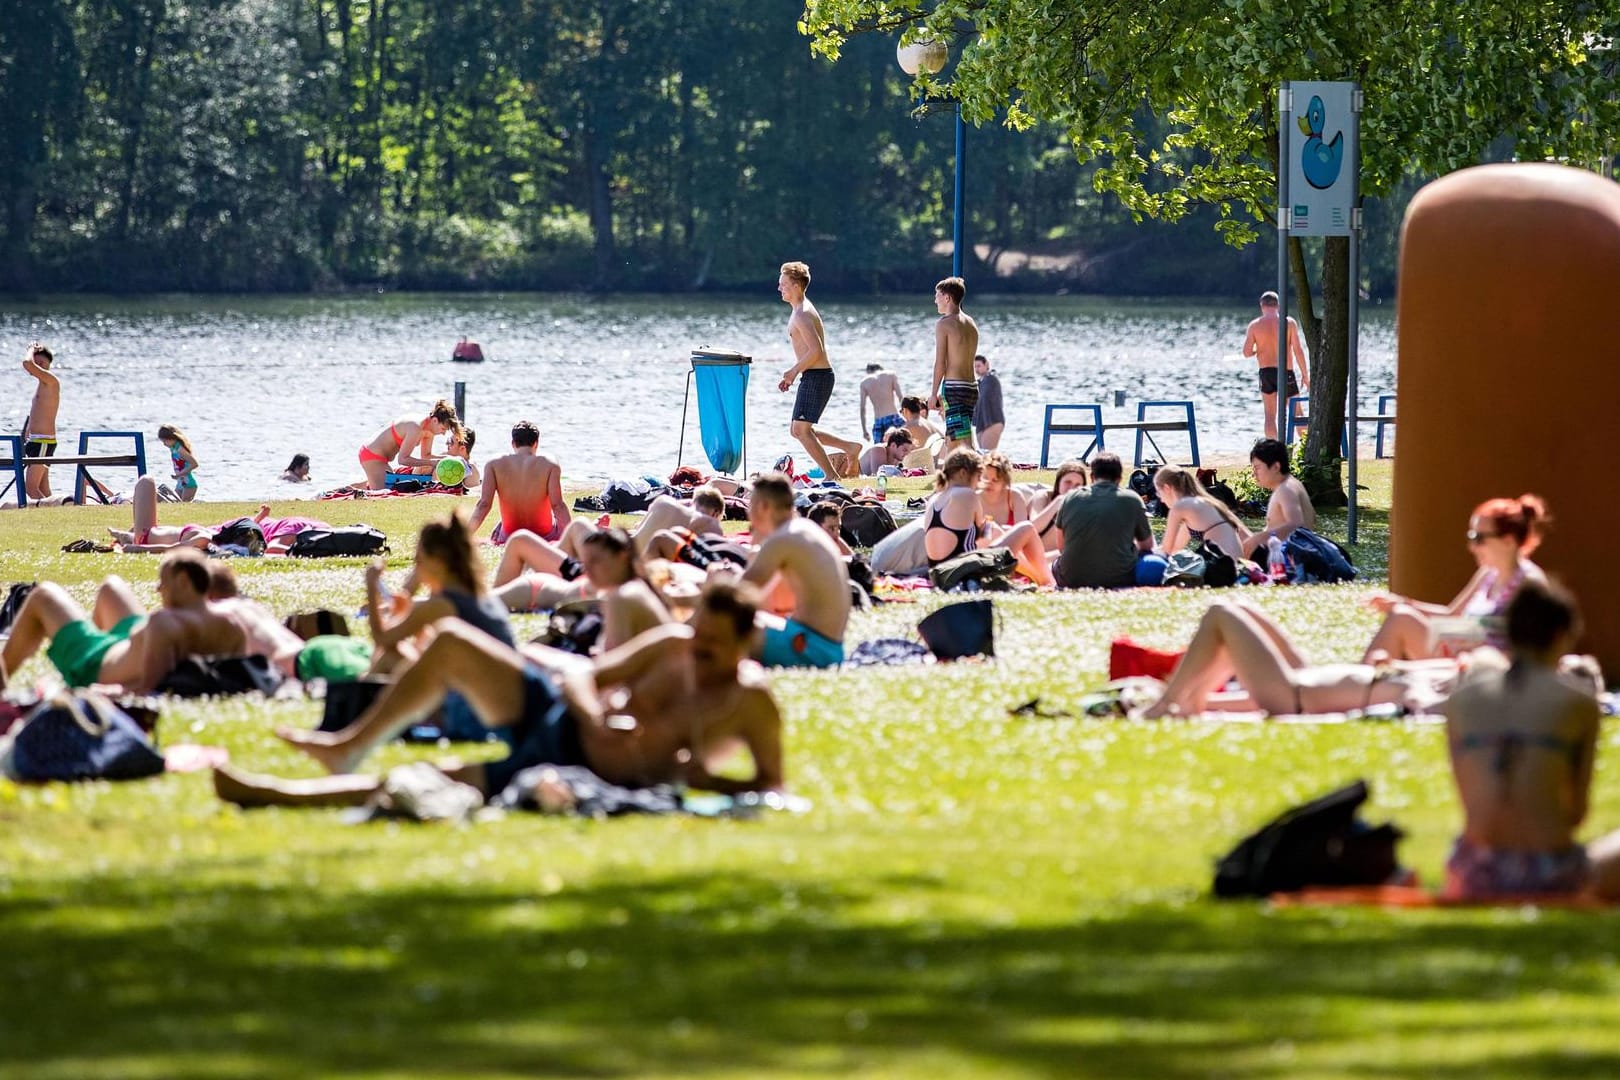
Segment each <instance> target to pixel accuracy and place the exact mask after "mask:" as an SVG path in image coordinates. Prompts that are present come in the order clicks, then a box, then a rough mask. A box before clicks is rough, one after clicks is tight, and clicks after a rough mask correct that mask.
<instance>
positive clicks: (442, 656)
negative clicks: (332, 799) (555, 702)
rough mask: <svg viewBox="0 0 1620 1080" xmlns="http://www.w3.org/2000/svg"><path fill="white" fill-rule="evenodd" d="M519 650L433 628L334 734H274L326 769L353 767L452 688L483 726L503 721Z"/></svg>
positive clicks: (510, 716)
mask: <svg viewBox="0 0 1620 1080" xmlns="http://www.w3.org/2000/svg"><path fill="white" fill-rule="evenodd" d="M523 669H524V660H523V656H522V654H521V653H519V652H518V651H517V650H516V649H513V648H512V647H511V646H509V645H503V644H501V643H500V642H499V641H496V640H495V639H494V638H492V637H490V636H489V635H488V634H485V633H482V632H481V631H478V630H475V629H473V628H472V627H469V626H466V625H465V624H461V623H457V622H456V621H455V620H446V621H445V623H444V624H443V625H441V626H440V627H439V630H438V633H437V634H436V635H435V636H434V638H433V641H432V643H431V644H429V645H428V647H427V648H426V649H424V650H423V652H422V658H421V659H420V660H418V661H417V662H416V663H414V664H412V665H410V666H409V667H407V668H406V669H405V670H404V671H402V672H401V673H400V676H399V679H398V680H397V681H395V682H393V683H390V684H389V686H388V687H387V689H385V690H384V691H383V692H382V694H381V695H379V696H378V698H377V700H376V701H375V702H373V703H372V706H371V707H370V708H369V709H367V710H366V711H365V712H364V713H362V714H361V715H360V717H359V719H357V720H355V722H354V723H352V724H350V725H349V726H348V727H346V728H344V729H343V730H342V731H336V732H330V731H308V730H304V729H295V728H285V727H283V728H277V729H276V734H277V735H278V736H279V737H281V738H282V739H284V740H286V741H287V742H289V743H291V744H292V745H293V746H296V747H298V748H299V749H300V750H302V751H304V752H305V753H306V754H308V755H309V756H310V757H312V758H314V759H315V760H316V761H317V762H318V763H320V765H321V766H322V767H324V768H325V769H326V770H327V771H328V772H333V773H347V772H353V771H354V768H355V766H356V765H358V764H359V763H360V761H361V760H362V759H363V758H364V757H365V756H366V754H367V753H369V752H370V751H371V749H372V748H373V747H375V746H378V745H379V744H381V743H385V742H387V741H388V740H390V739H392V738H394V737H395V736H396V735H398V734H399V733H400V732H401V731H404V730H405V729H406V728H407V727H409V726H410V725H411V724H413V723H415V722H417V721H418V720H420V719H421V718H422V717H424V716H426V715H427V714H428V713H430V712H431V711H433V709H435V708H436V707H438V705H439V704H440V703H442V702H443V701H444V697H445V695H446V694H447V693H449V692H450V691H452V690H454V691H456V692H457V693H459V694H460V695H461V696H462V697H464V698H466V699H467V703H468V704H469V705H471V706H472V708H473V712H475V713H477V714H478V719H479V720H480V722H482V723H483V725H484V726H485V727H488V728H496V727H506V726H509V725H511V724H513V723H515V722H517V720H518V719H519V718H520V716H521V714H522V712H523V696H524V689H523Z"/></svg>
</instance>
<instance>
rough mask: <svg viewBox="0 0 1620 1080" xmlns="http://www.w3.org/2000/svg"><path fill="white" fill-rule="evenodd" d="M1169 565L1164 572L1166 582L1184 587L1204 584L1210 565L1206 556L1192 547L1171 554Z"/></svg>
mask: <svg viewBox="0 0 1620 1080" xmlns="http://www.w3.org/2000/svg"><path fill="white" fill-rule="evenodd" d="M1169 563H1170V565H1169V567H1168V568H1166V570H1165V572H1164V582H1163V583H1164V584H1165V585H1170V586H1175V587H1177V588H1182V589H1196V588H1199V587H1200V586H1202V585H1203V584H1204V575H1205V573H1206V572H1207V569H1208V566H1207V564H1206V563H1205V561H1204V556H1203V555H1201V554H1199V553H1198V552H1196V551H1193V550H1192V549H1191V548H1188V549H1187V550H1185V551H1177V552H1174V553H1172V554H1171V556H1170V559H1169Z"/></svg>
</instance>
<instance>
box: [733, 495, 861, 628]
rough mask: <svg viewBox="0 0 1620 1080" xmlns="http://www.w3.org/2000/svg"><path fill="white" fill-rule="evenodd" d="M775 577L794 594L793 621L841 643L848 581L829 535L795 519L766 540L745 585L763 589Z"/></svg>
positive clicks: (846, 612)
mask: <svg viewBox="0 0 1620 1080" xmlns="http://www.w3.org/2000/svg"><path fill="white" fill-rule="evenodd" d="M778 574H780V575H781V578H782V581H783V582H784V583H785V584H786V585H787V587H788V589H789V590H791V592H792V593H793V618H794V620H795V621H797V622H800V623H803V624H804V625H805V626H808V627H809V628H810V629H812V630H814V631H815V632H816V633H818V634H821V635H822V636H823V637H826V638H828V639H830V640H832V641H843V640H844V628H845V626H846V625H847V624H848V623H849V578H848V575H847V572H846V571H845V570H844V563H843V560H842V559H841V558H840V557H839V554H838V549H837V548H835V547H834V546H833V542H832V541H831V540H830V539H829V538H828V537H827V534H826V533H825V532H823V531H822V530H821V529H819V528H817V527H816V526H814V525H812V524H811V523H810V522H808V521H806V520H804V519H802V518H797V517H796V518H794V519H792V520H790V521H788V522H786V523H785V524H783V525H782V526H781V527H779V528H778V529H777V530H776V531H775V532H773V533H771V535H770V536H768V537H766V538H765V539H764V540H763V541H762V542H761V543H760V545H759V551H758V552H757V553H756V554H755V556H754V561H753V563H752V564H750V566H749V568H748V572H747V574H745V575H744V578H743V580H745V581H748V582H751V583H754V584H757V585H760V586H761V587H763V586H764V585H765V584H766V583H768V582H769V581H770V579H771V578H772V577H774V576H776V575H778Z"/></svg>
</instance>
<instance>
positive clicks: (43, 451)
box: [23, 435, 56, 457]
mask: <svg viewBox="0 0 1620 1080" xmlns="http://www.w3.org/2000/svg"><path fill="white" fill-rule="evenodd" d="M55 456H56V436H54V435H30V436H28V439H27V440H26V441H25V442H24V443H23V457H55Z"/></svg>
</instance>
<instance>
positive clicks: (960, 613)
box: [917, 600, 996, 660]
mask: <svg viewBox="0 0 1620 1080" xmlns="http://www.w3.org/2000/svg"><path fill="white" fill-rule="evenodd" d="M917 633H919V634H921V635H922V639H923V643H924V644H925V645H927V646H928V648H929V651H931V652H932V653H933V654H934V655H935V656H936V657H938V658H939V659H941V660H960V659H961V658H962V657H964V656H994V655H996V608H995V605H994V604H992V603H991V602H990V601H989V600H965V601H963V602H961V603H958V604H946V605H945V606H944V607H942V608H940V609H939V610H937V611H935V612H934V613H933V614H931V615H929V616H928V617H927V618H925V619H923V621H922V622H920V623H918V624H917Z"/></svg>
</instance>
